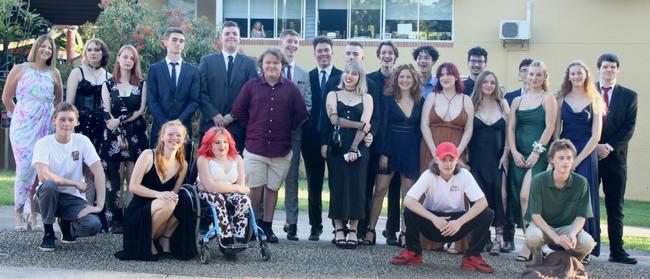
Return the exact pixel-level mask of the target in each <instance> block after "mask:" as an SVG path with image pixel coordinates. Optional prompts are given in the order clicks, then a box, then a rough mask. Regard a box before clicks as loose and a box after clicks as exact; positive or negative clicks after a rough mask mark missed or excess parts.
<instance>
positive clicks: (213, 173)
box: [196, 127, 251, 260]
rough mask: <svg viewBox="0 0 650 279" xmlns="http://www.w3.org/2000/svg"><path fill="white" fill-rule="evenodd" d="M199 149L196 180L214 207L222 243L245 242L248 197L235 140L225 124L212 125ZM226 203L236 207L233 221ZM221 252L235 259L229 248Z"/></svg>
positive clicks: (204, 196) (200, 194)
mask: <svg viewBox="0 0 650 279" xmlns="http://www.w3.org/2000/svg"><path fill="white" fill-rule="evenodd" d="M198 153H199V154H198V155H199V156H198V157H199V158H198V159H197V161H196V166H197V168H198V172H199V177H198V178H197V179H196V181H197V184H198V187H199V196H200V197H201V198H202V199H204V200H206V201H207V202H208V203H210V204H211V205H213V206H214V207H216V209H217V214H218V219H219V224H218V225H219V226H220V227H221V243H222V244H224V245H230V244H233V243H235V240H237V241H238V242H246V238H245V233H246V226H247V225H248V218H247V215H248V212H249V210H250V207H251V200H250V198H249V197H248V194H249V193H250V189H249V188H248V187H247V186H246V181H245V175H246V172H245V171H244V161H243V159H242V157H241V156H239V154H237V149H235V140H234V139H233V137H232V135H231V134H230V133H229V132H228V130H226V129H225V128H221V127H212V128H210V129H209V130H208V131H207V132H205V135H204V136H203V140H202V141H201V147H200V148H199V152H198ZM226 203H230V204H232V205H233V206H234V207H235V214H234V216H233V221H232V224H230V222H229V220H228V212H227V211H226ZM215 225H217V224H215ZM231 225H232V231H231V230H230V226H231ZM233 234H234V238H233ZM223 253H224V255H225V256H226V258H227V259H230V260H235V259H236V254H235V252H234V251H233V250H232V249H225V250H224V251H223Z"/></svg>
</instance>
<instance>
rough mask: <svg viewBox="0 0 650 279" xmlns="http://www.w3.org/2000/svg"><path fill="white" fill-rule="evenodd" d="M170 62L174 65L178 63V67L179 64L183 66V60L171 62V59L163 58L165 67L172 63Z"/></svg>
mask: <svg viewBox="0 0 650 279" xmlns="http://www.w3.org/2000/svg"><path fill="white" fill-rule="evenodd" d="M172 62H176V63H178V65H181V64H183V58H181V59H178V61H172V60H171V59H169V57H165V63H167V65H169V63H172Z"/></svg>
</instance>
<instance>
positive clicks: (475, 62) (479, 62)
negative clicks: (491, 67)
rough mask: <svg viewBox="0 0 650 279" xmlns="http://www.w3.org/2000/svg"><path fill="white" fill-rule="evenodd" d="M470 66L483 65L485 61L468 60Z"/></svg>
mask: <svg viewBox="0 0 650 279" xmlns="http://www.w3.org/2000/svg"><path fill="white" fill-rule="evenodd" d="M469 63H470V64H484V63H485V60H478V59H470V60H469Z"/></svg>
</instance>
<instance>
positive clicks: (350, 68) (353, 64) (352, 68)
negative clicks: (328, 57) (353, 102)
mask: <svg viewBox="0 0 650 279" xmlns="http://www.w3.org/2000/svg"><path fill="white" fill-rule="evenodd" d="M346 72H355V73H358V74H359V81H358V82H357V85H356V87H355V88H354V90H353V91H352V93H354V94H355V95H363V94H366V93H368V85H367V83H366V71H365V70H364V69H363V65H361V63H359V62H357V61H355V60H352V61H350V62H348V64H346V65H345V68H343V74H341V81H340V82H339V89H345V84H344V82H343V80H344V78H343V75H344V74H345V73H346Z"/></svg>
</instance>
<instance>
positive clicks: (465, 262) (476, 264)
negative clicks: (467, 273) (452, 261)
mask: <svg viewBox="0 0 650 279" xmlns="http://www.w3.org/2000/svg"><path fill="white" fill-rule="evenodd" d="M460 266H461V267H462V268H463V269H464V270H472V271H478V272H482V273H492V272H494V267H491V266H490V265H489V264H487V263H486V262H485V261H484V260H483V257H481V256H463V259H462V261H461V265H460Z"/></svg>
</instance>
